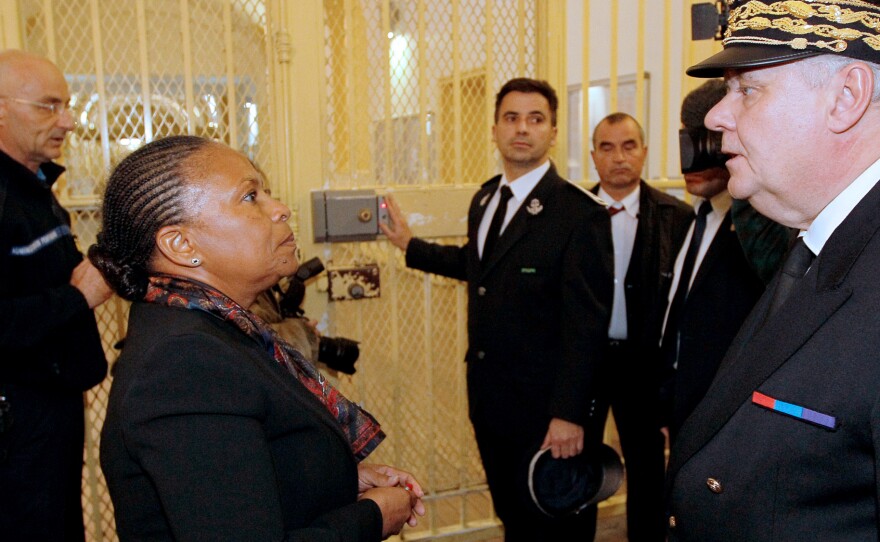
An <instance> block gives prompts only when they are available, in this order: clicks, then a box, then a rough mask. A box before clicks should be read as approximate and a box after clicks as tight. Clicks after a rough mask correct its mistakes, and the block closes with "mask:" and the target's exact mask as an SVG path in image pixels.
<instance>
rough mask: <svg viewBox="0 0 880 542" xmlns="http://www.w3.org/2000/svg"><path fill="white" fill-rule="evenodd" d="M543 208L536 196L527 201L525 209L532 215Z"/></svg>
mask: <svg viewBox="0 0 880 542" xmlns="http://www.w3.org/2000/svg"><path fill="white" fill-rule="evenodd" d="M543 210H544V206H543V205H541V202H540V201H538V198H532V201H530V202H529V206H528V207H526V211H528V213H529V214H530V215H532V216H535V215H537V214H538V213H540V212H541V211H543Z"/></svg>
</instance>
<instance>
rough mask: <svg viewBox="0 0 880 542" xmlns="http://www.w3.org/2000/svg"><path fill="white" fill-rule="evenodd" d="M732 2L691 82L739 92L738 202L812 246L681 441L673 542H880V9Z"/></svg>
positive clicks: (729, 108)
mask: <svg viewBox="0 0 880 542" xmlns="http://www.w3.org/2000/svg"><path fill="white" fill-rule="evenodd" d="M729 7H730V15H729V20H728V26H727V31H726V33H725V36H724V41H723V44H724V50H723V51H721V52H719V53H718V54H716V55H713V56H712V57H710V58H708V59H706V60H704V61H703V62H701V63H699V64H697V65H695V66H692V67H691V68H689V69H688V70H687V73H688V74H689V75H691V76H694V77H716V76H720V75H723V76H724V78H725V80H726V83H727V86H728V93H727V95H726V96H725V97H724V99H722V100H721V102H719V103H718V104H717V105H716V106H715V107H714V108H713V109H712V110H711V111H709V113H708V115H707V116H706V120H705V123H706V127H707V128H708V129H710V130H715V131H720V132H722V134H723V136H722V151H723V152H724V153H726V154H727V155H728V156H729V159H728V161H727V163H726V166H727V168H728V170H729V171H730V175H731V177H730V183H729V185H728V189H729V190H730V192H731V194H732V195H733V196H734V197H735V198H740V199H746V198H747V199H748V200H749V202H750V203H751V204H752V205H753V206H754V207H755V208H756V209H757V210H758V211H760V212H761V213H762V214H764V215H766V216H767V217H769V218H771V219H773V220H776V221H778V222H780V223H782V224H785V225H787V226H790V227H794V228H797V229H799V230H800V231H801V236H800V238H799V239H798V241H796V242H795V243H794V245H793V246H792V248H791V250H790V253H789V255H788V257H787V259H786V261H785V263H784V265H783V269H782V270H781V271H780V272H779V273H777V275H776V277H775V278H774V279H773V281H772V282H771V283H770V284H769V285H768V288H767V291H766V292H765V294H764V295H763V296H762V298H761V299H760V300H759V301H758V303H757V305H756V306H755V308H754V310H753V311H752V313H751V314H750V315H749V317H748V318H747V319H746V321H745V322H744V324H743V327H742V328H741V329H740V332H739V334H738V335H737V337H736V339H734V341H733V343H732V345H731V347H730V349H729V350H728V352H727V354H726V356H725V358H724V360H723V361H722V362H721V366H720V368H719V370H718V373H717V376H716V377H715V380H714V382H713V384H712V386H711V387H710V389H709V390H708V392H707V394H706V396H705V398H704V399H703V400H702V402H701V403H700V404H699V405H698V406H697V407H696V409H695V410H694V411H693V413H692V414H691V416H690V417H689V418H688V419H687V420H686V421H685V422H684V424H683V426H682V428H681V430H680V432H679V436H678V439H677V440H676V442H675V445H674V447H673V449H672V452H671V455H670V460H669V467H668V471H667V492H666V493H667V500H666V502H667V522H668V526H669V540H670V542H682V541H707V540H711V541H713V542H718V541H722V542H723V541H745V540H748V541H749V542H760V541H771V540H774V541H775V540H819V541H822V542H828V541H838V540H839V541H843V540H846V541H852V540H878V539H880V354H878V352H880V310H878V308H880V283H878V281H877V273H878V271H877V270H878V269H880V185H878V179H880V1H864V0H817V1H795V0H787V1H778V2H773V1H767V0H765V1H757V0H749V1H742V0H737V1H733V2H731V3H730V6H729ZM707 324H709V325H711V322H708V323H707Z"/></svg>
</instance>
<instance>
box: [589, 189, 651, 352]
mask: <svg viewBox="0 0 880 542" xmlns="http://www.w3.org/2000/svg"><path fill="white" fill-rule="evenodd" d="M641 192H642V187H641V185H637V186H636V189H635V190H633V191H632V192H630V193H629V194H627V195H626V196H625V197H624V198H623V199H622V200H620V201H617V200H615V199H614V198H612V197H611V195H610V194H608V192H606V191H605V189H604V188H601V187H600V188H599V197H600V198H602V199H603V200H605V201H607V202H609V207H620V206H621V205H622V206H623V211H620V212H619V213H616V214H615V215H614V216H612V217H611V240H612V242H613V244H614V301H613V303H612V305H611V323H610V324H609V325H608V338H609V339H618V340H626V339H627V325H626V290H625V286H626V284H625V283H626V271H627V270H628V269H629V262H630V259H632V251H633V246H634V245H635V241H636V229H638V226H639V201H640V200H639V197H640V195H641Z"/></svg>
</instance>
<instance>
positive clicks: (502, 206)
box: [480, 184, 513, 261]
mask: <svg viewBox="0 0 880 542" xmlns="http://www.w3.org/2000/svg"><path fill="white" fill-rule="evenodd" d="M512 195H513V192H511V191H510V187H509V186H507V185H506V184H505V185H503V186H502V187H501V199H500V200H499V201H498V207H497V208H496V209H495V214H494V215H492V223H491V224H489V231H488V232H487V233H486V242H484V243H483V255H482V256H481V257H480V260H481V261H486V260H488V259H489V255H490V254H492V249H494V248H495V245H496V244H497V242H498V237H499V234H500V233H501V224H503V223H504V217H505V215H507V200H509V199H510V197H511V196H512Z"/></svg>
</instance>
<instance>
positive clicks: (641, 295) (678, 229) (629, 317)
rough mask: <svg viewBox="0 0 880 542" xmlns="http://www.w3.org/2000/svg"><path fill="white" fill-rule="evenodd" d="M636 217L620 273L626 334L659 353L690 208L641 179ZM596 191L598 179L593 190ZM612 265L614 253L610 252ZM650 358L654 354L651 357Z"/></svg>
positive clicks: (645, 350) (646, 350)
mask: <svg viewBox="0 0 880 542" xmlns="http://www.w3.org/2000/svg"><path fill="white" fill-rule="evenodd" d="M640 188H641V190H640V192H639V221H638V225H637V226H636V238H635V242H634V244H633V251H632V256H631V257H630V261H629V267H628V268H627V270H626V277H625V278H624V292H626V325H627V337H628V339H629V341H631V342H632V343H633V344H634V345H637V346H638V348H639V349H640V350H641V351H642V352H643V355H646V356H648V355H652V356H656V355H657V350H658V348H659V342H660V335H661V333H662V331H663V329H662V327H663V316H664V315H665V313H666V304H667V298H668V294H669V285H670V284H671V283H672V273H673V267H674V266H675V257H676V256H677V255H678V250H679V249H680V248H681V244H682V242H683V241H684V238H685V236H686V235H687V232H688V227H689V226H690V223H691V222H692V221H693V219H694V211H693V208H692V207H691V206H690V205H688V204H687V203H685V202H683V201H681V200H680V199H678V198H676V197H674V196H670V195H669V194H666V193H665V192H662V191H660V190H657V189H656V188H652V187H651V186H649V185H648V184H647V183H646V182H645V181H640ZM598 192H599V185H598V184H597V185H596V186H594V187H593V193H598ZM610 265H611V268H612V269H613V268H614V255H613V254H612V255H611V262H610ZM652 359H653V358H652Z"/></svg>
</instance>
